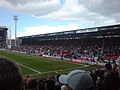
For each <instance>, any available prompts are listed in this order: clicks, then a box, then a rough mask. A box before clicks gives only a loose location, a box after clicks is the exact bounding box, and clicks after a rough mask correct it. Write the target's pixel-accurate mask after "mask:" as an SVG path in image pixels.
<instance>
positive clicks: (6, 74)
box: [0, 58, 22, 90]
mask: <svg viewBox="0 0 120 90" xmlns="http://www.w3.org/2000/svg"><path fill="white" fill-rule="evenodd" d="M21 89H22V74H21V70H20V68H19V66H18V64H16V63H15V62H13V61H10V60H8V59H6V58H0V90H21Z"/></svg>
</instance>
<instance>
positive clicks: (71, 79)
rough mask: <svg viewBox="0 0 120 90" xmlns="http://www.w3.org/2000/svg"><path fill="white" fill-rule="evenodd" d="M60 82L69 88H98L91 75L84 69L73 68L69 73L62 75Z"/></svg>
mask: <svg viewBox="0 0 120 90" xmlns="http://www.w3.org/2000/svg"><path fill="white" fill-rule="evenodd" d="M59 82H60V83H62V84H64V85H66V86H67V88H70V89H68V90H71V89H72V90H96V89H95V86H94V83H93V80H92V78H91V76H90V75H89V73H88V72H86V71H84V70H73V71H71V72H70V73H69V74H68V75H60V77H59Z"/></svg>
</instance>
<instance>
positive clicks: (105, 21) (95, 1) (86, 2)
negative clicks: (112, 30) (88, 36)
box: [0, 0, 120, 38]
mask: <svg viewBox="0 0 120 90" xmlns="http://www.w3.org/2000/svg"><path fill="white" fill-rule="evenodd" d="M119 4H120V0H0V26H8V27H11V30H12V38H14V20H13V15H17V16H18V22H17V37H20V36H29V35H36V34H44V33H52V32H60V31H68V30H75V29H80V28H90V27H94V26H106V25H114V24H118V23H120V5H119Z"/></svg>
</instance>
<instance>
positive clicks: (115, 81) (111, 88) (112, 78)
mask: <svg viewBox="0 0 120 90" xmlns="http://www.w3.org/2000/svg"><path fill="white" fill-rule="evenodd" d="M105 67H106V69H107V72H106V74H105V77H104V80H103V85H104V90H119V89H120V88H119V87H120V78H119V75H118V72H116V71H115V70H112V68H111V65H110V64H107V65H105Z"/></svg>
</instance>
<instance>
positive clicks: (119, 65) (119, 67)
mask: <svg viewBox="0 0 120 90" xmlns="http://www.w3.org/2000/svg"><path fill="white" fill-rule="evenodd" d="M116 63H117V70H118V74H119V77H120V58H119V59H118V60H117V62H116Z"/></svg>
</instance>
